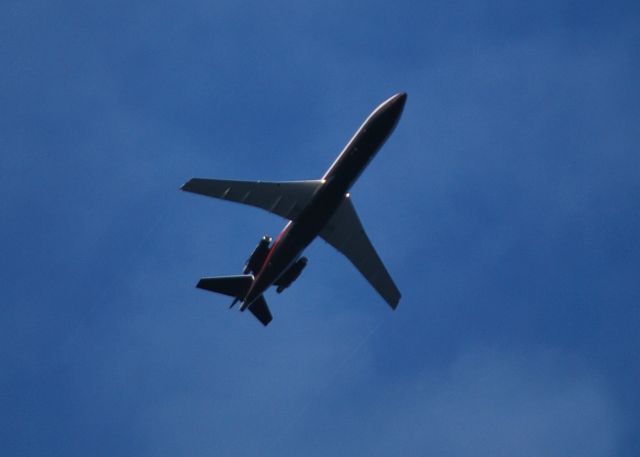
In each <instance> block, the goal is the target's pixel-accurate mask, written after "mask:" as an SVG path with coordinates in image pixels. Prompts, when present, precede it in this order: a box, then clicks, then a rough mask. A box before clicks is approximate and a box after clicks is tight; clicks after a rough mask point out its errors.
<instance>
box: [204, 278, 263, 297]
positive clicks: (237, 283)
mask: <svg viewBox="0 0 640 457" xmlns="http://www.w3.org/2000/svg"><path fill="white" fill-rule="evenodd" d="M252 283H253V275H236V276H217V277H213V278H202V279H200V281H198V284H197V285H196V287H197V288H199V289H204V290H208V291H211V292H217V293H219V294H224V295H229V296H230V297H234V298H244V296H245V295H246V293H247V292H248V291H249V288H250V287H251V284H252Z"/></svg>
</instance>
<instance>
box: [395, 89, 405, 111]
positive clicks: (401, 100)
mask: <svg viewBox="0 0 640 457" xmlns="http://www.w3.org/2000/svg"><path fill="white" fill-rule="evenodd" d="M406 102H407V93H406V92H400V93H399V94H396V95H394V96H393V104H394V105H397V106H398V108H399V109H400V110H402V109H403V108H404V104H405V103H406Z"/></svg>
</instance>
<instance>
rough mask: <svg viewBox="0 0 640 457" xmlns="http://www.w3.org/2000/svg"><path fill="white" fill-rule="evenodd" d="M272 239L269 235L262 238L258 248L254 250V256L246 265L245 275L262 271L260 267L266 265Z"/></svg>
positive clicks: (252, 255)
mask: <svg viewBox="0 0 640 457" xmlns="http://www.w3.org/2000/svg"><path fill="white" fill-rule="evenodd" d="M271 240H272V238H271V237H270V236H269V235H265V236H263V237H262V239H261V240H260V242H259V243H258V245H257V246H256V248H255V249H254V250H253V254H251V256H250V257H249V259H247V263H246V264H245V265H244V270H243V272H242V273H243V274H245V275H246V274H248V273H254V274H255V273H257V272H258V271H259V270H260V267H261V266H262V264H263V263H264V261H265V259H266V258H267V254H268V253H269V245H270V244H271Z"/></svg>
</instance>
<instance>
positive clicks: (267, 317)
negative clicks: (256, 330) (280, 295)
mask: <svg viewBox="0 0 640 457" xmlns="http://www.w3.org/2000/svg"><path fill="white" fill-rule="evenodd" d="M249 311H251V314H253V315H254V316H256V317H257V318H258V320H259V321H260V322H262V325H265V326H266V325H267V324H268V323H269V322H271V319H273V318H272V317H271V311H269V307H268V306H267V301H266V300H265V299H264V295H260V296H259V297H258V298H257V299H256V301H254V302H253V303H251V306H249Z"/></svg>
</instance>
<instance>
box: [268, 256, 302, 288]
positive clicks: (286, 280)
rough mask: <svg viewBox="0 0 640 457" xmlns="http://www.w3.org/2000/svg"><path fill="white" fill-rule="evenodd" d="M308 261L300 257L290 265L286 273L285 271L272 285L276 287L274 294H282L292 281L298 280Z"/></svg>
mask: <svg viewBox="0 0 640 457" xmlns="http://www.w3.org/2000/svg"><path fill="white" fill-rule="evenodd" d="M307 262H308V259H307V258H306V257H300V258H299V259H298V261H297V262H296V263H294V264H293V265H291V266H290V267H289V269H288V270H287V271H285V272H284V273H283V274H282V276H280V278H278V280H277V281H276V282H275V283H274V285H275V286H277V289H276V292H278V293H279V294H280V293H282V291H283V290H285V289H286V288H287V287H289V286H290V285H291V284H292V283H293V281H295V280H296V279H298V276H300V273H302V270H304V267H306V266H307Z"/></svg>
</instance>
